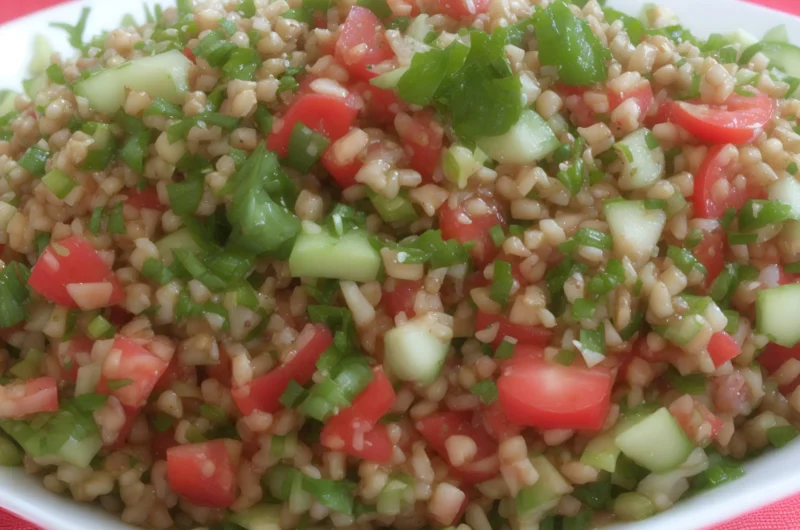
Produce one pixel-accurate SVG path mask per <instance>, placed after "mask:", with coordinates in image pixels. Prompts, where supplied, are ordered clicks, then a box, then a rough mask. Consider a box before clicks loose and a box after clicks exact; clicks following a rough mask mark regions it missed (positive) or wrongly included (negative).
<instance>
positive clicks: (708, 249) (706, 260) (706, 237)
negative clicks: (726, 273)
mask: <svg viewBox="0 0 800 530" xmlns="http://www.w3.org/2000/svg"><path fill="white" fill-rule="evenodd" d="M693 252H694V257H695V258H697V261H699V262H700V263H701V264H702V265H703V266H704V267H705V268H706V277H705V284H706V287H711V284H712V283H714V280H715V279H716V277H717V276H719V273H720V272H722V269H724V268H725V232H724V231H723V230H722V229H717V230H714V231H713V232H710V233H709V232H704V233H703V238H702V239H701V240H700V243H698V244H697V246H696V247H695V248H694V249H693Z"/></svg>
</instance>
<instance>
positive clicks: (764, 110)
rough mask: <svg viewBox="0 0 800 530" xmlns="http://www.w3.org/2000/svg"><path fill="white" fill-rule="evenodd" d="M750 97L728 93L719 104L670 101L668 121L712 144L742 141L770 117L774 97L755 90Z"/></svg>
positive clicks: (747, 141)
mask: <svg viewBox="0 0 800 530" xmlns="http://www.w3.org/2000/svg"><path fill="white" fill-rule="evenodd" d="M747 90H751V91H753V92H755V95H754V96H740V95H739V94H731V96H730V97H729V98H728V99H727V100H726V101H725V103H724V104H722V105H702V104H697V103H689V102H687V101H673V102H672V104H671V107H672V108H671V110H670V121H671V122H672V123H675V124H677V125H680V126H681V127H683V128H684V129H686V131H687V132H689V133H690V134H692V135H693V136H695V137H697V138H698V139H700V140H702V141H704V142H708V143H713V144H724V143H732V144H746V143H749V142H750V141H752V140H753V139H754V138H755V137H756V135H757V134H758V131H759V130H760V129H761V128H762V127H764V125H766V123H767V122H768V121H769V120H770V119H771V118H772V114H773V112H774V111H775V100H774V99H773V98H771V97H770V96H768V95H767V94H764V93H763V92H759V91H757V90H755V89H751V88H748V89H747Z"/></svg>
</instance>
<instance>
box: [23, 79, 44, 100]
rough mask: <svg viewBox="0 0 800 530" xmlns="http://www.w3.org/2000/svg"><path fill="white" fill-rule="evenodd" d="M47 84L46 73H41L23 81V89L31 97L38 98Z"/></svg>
mask: <svg viewBox="0 0 800 530" xmlns="http://www.w3.org/2000/svg"><path fill="white" fill-rule="evenodd" d="M46 85H47V76H46V75H44V74H39V75H37V76H34V77H31V78H30V79H25V80H24V81H22V90H23V91H24V92H25V94H26V95H27V96H28V97H29V98H31V99H36V96H37V95H38V94H39V92H41V91H42V90H44V87H45V86H46Z"/></svg>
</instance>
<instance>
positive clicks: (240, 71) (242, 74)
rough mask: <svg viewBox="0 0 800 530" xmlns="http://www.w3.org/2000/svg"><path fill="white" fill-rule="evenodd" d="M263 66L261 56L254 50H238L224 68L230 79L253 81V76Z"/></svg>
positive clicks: (232, 54)
mask: <svg viewBox="0 0 800 530" xmlns="http://www.w3.org/2000/svg"><path fill="white" fill-rule="evenodd" d="M259 66H261V56H260V55H259V53H258V52H257V51H256V50H254V49H252V48H236V50H234V51H233V53H231V56H230V58H229V59H228V61H227V62H226V63H225V65H224V66H223V67H222V71H223V72H225V74H226V75H227V76H228V79H240V80H242V81H252V80H253V76H254V75H255V73H256V70H258V68H259Z"/></svg>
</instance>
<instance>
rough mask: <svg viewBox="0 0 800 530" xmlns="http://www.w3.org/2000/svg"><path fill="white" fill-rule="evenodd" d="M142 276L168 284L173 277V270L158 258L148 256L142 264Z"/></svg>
mask: <svg viewBox="0 0 800 530" xmlns="http://www.w3.org/2000/svg"><path fill="white" fill-rule="evenodd" d="M141 272H142V276H144V277H145V278H149V279H151V280H154V281H156V282H158V283H159V284H160V285H166V284H168V283H169V282H171V281H172V279H173V274H172V271H171V270H169V269H168V268H167V267H165V266H164V264H163V263H161V262H160V261H159V260H157V259H156V258H147V260H145V262H144V263H143V264H142V271H141Z"/></svg>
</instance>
